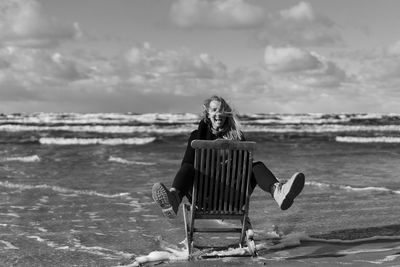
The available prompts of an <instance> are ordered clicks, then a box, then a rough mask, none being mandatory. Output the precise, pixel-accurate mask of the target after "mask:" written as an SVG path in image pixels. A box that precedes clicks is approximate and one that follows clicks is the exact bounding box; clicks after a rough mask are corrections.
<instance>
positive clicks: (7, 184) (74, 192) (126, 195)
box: [0, 181, 135, 201]
mask: <svg viewBox="0 0 400 267" xmlns="http://www.w3.org/2000/svg"><path fill="white" fill-rule="evenodd" d="M0 186H2V187H5V188H11V189H18V190H32V189H48V190H53V191H55V192H58V193H63V194H72V195H87V196H97V197H104V198H123V199H125V200H129V201H132V200H135V199H134V198H132V197H131V196H129V195H130V194H129V193H117V194H105V193H99V192H97V191H93V190H77V189H70V188H65V187H60V186H54V185H47V184H40V185H28V184H16V183H10V182H8V181H5V182H1V181H0Z"/></svg>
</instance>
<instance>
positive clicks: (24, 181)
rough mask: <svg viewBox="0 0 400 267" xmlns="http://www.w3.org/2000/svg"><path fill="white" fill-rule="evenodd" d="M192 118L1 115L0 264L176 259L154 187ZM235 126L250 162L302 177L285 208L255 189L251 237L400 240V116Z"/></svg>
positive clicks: (177, 228) (292, 117) (175, 228)
mask: <svg viewBox="0 0 400 267" xmlns="http://www.w3.org/2000/svg"><path fill="white" fill-rule="evenodd" d="M199 120H200V117H199V115H198V114H76V113H35V114H1V115H0V265H1V266H115V265H121V264H122V265H123V264H128V265H129V264H134V261H135V258H138V257H139V256H141V255H148V254H149V253H151V252H152V251H156V250H160V249H163V248H164V249H165V248H167V250H169V252H170V254H169V255H171V253H172V255H175V256H174V257H175V259H176V260H184V259H185V256H182V255H181V254H179V253H180V251H182V250H181V249H182V246H183V245H182V244H180V242H181V241H182V240H184V238H185V233H184V230H183V222H182V214H181V212H180V211H179V215H178V217H177V219H175V220H167V219H166V218H164V217H163V216H162V214H161V212H160V210H159V208H158V207H157V206H156V205H155V204H154V203H153V201H152V199H151V186H152V185H153V184H154V183H155V182H163V183H165V184H167V185H170V184H171V183H172V180H173V177H174V175H175V173H176V171H177V169H178V168H179V166H180V162H181V159H182V156H183V153H184V151H185V148H186V145H187V137H188V135H189V133H190V131H192V130H194V129H195V128H196V127H197V123H198V121H199ZM240 120H241V122H242V127H243V129H244V131H245V135H246V139H247V140H252V141H256V142H257V151H256V152H255V160H259V161H263V162H264V163H265V164H266V165H267V166H268V167H269V168H270V169H271V170H272V171H273V172H274V173H275V175H276V176H277V177H278V178H279V179H282V180H283V179H288V178H290V176H291V175H292V174H293V173H294V172H297V171H301V172H304V173H305V175H306V185H305V188H304V191H303V192H302V194H301V195H300V196H299V197H298V198H297V199H296V201H295V203H294V205H293V206H292V207H291V208H290V209H289V210H287V211H281V210H280V209H279V207H278V206H277V205H276V203H275V202H274V200H273V199H272V197H271V196H270V194H269V193H266V192H264V191H262V190H261V189H259V188H257V189H256V190H255V192H254V193H253V195H252V196H251V204H250V218H251V220H252V224H253V227H254V229H255V238H256V240H257V239H258V240H267V239H268V238H269V235H270V233H271V229H275V230H274V231H275V233H278V232H279V234H280V235H281V236H282V235H284V236H290V235H296V234H298V233H302V234H301V238H302V239H303V240H305V239H307V238H309V239H310V238H311V239H312V238H327V239H329V238H331V239H332V238H333V239H340V240H352V239H360V238H361V239H363V238H364V239H365V238H376V237H379V236H385V237H390V236H393V237H395V236H400V224H399V220H398V218H399V214H400V179H399V173H400V164H399V163H400V162H399V158H400V115H398V114H386V115H383V114H242V115H240ZM222 223H227V222H222ZM277 229H279V230H277ZM213 238H214V239H218V237H212V238H211V239H213ZM289 245H290V244H289ZM171 251H172V252H171ZM166 257H167V258H168V256H166ZM174 257H169V258H168V259H174ZM263 257H264V259H265V258H268V253H264V255H263Z"/></svg>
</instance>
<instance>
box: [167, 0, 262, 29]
mask: <svg viewBox="0 0 400 267" xmlns="http://www.w3.org/2000/svg"><path fill="white" fill-rule="evenodd" d="M170 17H171V20H172V22H173V23H174V24H175V25H177V26H179V27H182V28H195V27H199V28H203V27H205V28H249V27H259V26H261V25H262V24H263V23H264V21H265V12H264V10H263V9H262V8H261V7H258V6H255V5H252V4H250V3H248V2H246V1H245V0H212V1H208V0H177V1H175V2H174V3H173V4H172V5H171V9H170Z"/></svg>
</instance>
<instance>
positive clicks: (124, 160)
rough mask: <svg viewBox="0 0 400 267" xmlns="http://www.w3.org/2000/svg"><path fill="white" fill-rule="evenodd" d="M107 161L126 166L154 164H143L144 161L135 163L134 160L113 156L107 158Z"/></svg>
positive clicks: (150, 163)
mask: <svg viewBox="0 0 400 267" xmlns="http://www.w3.org/2000/svg"><path fill="white" fill-rule="evenodd" d="M108 161H110V162H117V163H122V164H127V165H146V166H149V165H155V163H154V162H144V161H136V160H127V159H123V158H120V157H114V156H110V157H109V158H108Z"/></svg>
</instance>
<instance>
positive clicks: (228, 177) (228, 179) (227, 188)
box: [223, 150, 232, 212]
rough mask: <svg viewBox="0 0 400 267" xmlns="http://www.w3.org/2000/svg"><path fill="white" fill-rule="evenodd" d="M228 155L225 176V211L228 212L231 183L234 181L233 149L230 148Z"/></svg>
mask: <svg viewBox="0 0 400 267" xmlns="http://www.w3.org/2000/svg"><path fill="white" fill-rule="evenodd" d="M227 152H228V155H227V158H226V162H225V165H226V177H225V192H224V207H223V209H224V211H225V212H228V211H229V205H228V204H229V193H230V190H231V188H230V187H231V183H232V179H231V166H232V151H231V150H228V151H227Z"/></svg>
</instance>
